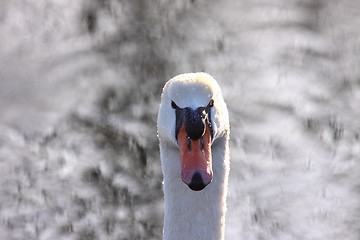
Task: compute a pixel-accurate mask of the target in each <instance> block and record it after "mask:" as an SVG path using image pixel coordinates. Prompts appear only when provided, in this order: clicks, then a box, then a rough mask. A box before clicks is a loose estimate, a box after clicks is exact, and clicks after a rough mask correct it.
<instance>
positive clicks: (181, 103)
mask: <svg viewBox="0 0 360 240" xmlns="http://www.w3.org/2000/svg"><path fill="white" fill-rule="evenodd" d="M228 128H229V122H228V113H227V108H226V104H225V102H224V100H223V97H222V94H221V90H220V87H219V85H218V84H217V82H216V80H215V79H214V78H213V77H211V76H210V75H209V74H206V73H187V74H181V75H178V76H176V77H174V78H172V79H170V80H169V81H168V82H167V83H166V84H165V87H164V89H163V94H162V97H161V103H160V110H159V115H158V136H159V140H160V143H162V142H163V143H167V146H170V147H174V148H176V149H178V152H179V158H180V161H179V162H178V163H175V164H178V165H179V166H180V176H181V179H182V181H183V182H184V183H185V184H187V185H188V186H189V188H190V189H191V190H194V191H200V190H203V189H204V188H205V187H206V186H207V185H208V184H209V183H211V181H212V178H213V166H212V149H213V145H214V143H215V142H216V139H218V138H220V137H222V136H225V135H226V132H227V130H228ZM167 160H168V159H162V161H167ZM163 165H164V163H163Z"/></svg>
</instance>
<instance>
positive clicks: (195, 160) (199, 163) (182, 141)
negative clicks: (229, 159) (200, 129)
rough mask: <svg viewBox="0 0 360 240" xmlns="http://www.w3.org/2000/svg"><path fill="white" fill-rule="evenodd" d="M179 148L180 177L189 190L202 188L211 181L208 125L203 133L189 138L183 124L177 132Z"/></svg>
mask: <svg viewBox="0 0 360 240" xmlns="http://www.w3.org/2000/svg"><path fill="white" fill-rule="evenodd" d="M177 139H178V144H179V148H180V162H181V179H182V181H183V182H184V183H186V184H187V185H188V186H189V188H190V189H191V190H194V191H200V190H203V189H204V188H205V187H206V185H208V184H209V183H210V182H211V181H212V176H213V173H212V157H211V133H210V129H209V127H208V126H206V127H205V133H204V135H203V136H202V137H201V138H200V139H197V140H192V139H190V138H189V137H188V136H187V134H186V132H185V127H184V125H182V126H181V129H180V131H179V134H178V138H177Z"/></svg>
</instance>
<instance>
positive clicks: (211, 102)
mask: <svg viewBox="0 0 360 240" xmlns="http://www.w3.org/2000/svg"><path fill="white" fill-rule="evenodd" d="M209 106H210V107H213V106H214V100H213V99H211V100H210V102H209Z"/></svg>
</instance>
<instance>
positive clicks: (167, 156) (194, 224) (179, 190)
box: [160, 136, 229, 240]
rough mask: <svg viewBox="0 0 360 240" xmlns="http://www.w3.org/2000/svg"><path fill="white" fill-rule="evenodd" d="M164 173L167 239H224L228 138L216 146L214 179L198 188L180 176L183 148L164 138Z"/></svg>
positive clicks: (162, 157) (165, 231)
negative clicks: (180, 153)
mask: <svg viewBox="0 0 360 240" xmlns="http://www.w3.org/2000/svg"><path fill="white" fill-rule="evenodd" d="M160 155H161V159H162V168H163V174H164V195H165V217H164V233H163V239H164V240H170V239H171V240H186V239H197V240H202V239H204V240H205V239H206V240H220V239H224V227H225V212H226V195H227V182H228V174H229V154H228V138H227V136H226V137H224V138H219V139H217V140H216V141H215V142H214V144H213V147H212V159H213V181H212V182H211V183H210V184H209V185H208V186H207V187H206V188H205V189H204V190H202V191H199V192H195V191H192V190H190V189H189V187H188V186H187V185H186V184H185V183H183V182H182V180H181V177H180V159H179V150H178V149H177V148H176V147H174V146H172V145H170V144H166V143H161V142H160Z"/></svg>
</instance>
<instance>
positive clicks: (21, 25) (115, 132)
mask: <svg viewBox="0 0 360 240" xmlns="http://www.w3.org/2000/svg"><path fill="white" fill-rule="evenodd" d="M359 11H360V2H359V1H353V0H343V1H338V0H328V1H326V0H290V1H289V0H272V1H266V0H223V1H215V0H207V1H205V0H153V1H147V0H73V1H71V0H50V1H49V0H1V8H0V34H1V40H0V239H9V240H13V239H14V240H20V239H27V240H32V239H41V240H47V239H59V240H61V239H66V240H70V239H74V240H85V239H86V240H87V239H89V240H95V239H114V240H115V239H116V240H118V239H130V240H132V239H161V237H162V225H163V193H162V175H161V167H160V159H159V148H158V140H157V136H156V134H157V133H156V117H157V111H158V108H159V102H160V94H161V92H162V87H163V85H164V83H165V82H166V81H167V80H168V79H170V78H171V77H173V76H175V75H177V74H180V73H184V72H198V71H205V72H208V73H210V74H211V75H212V76H214V78H215V79H217V80H218V82H219V84H220V86H221V88H222V91H223V94H224V97H225V100H226V102H227V104H228V107H229V112H230V121H231V173H230V181H229V195H228V214H227V220H226V239H248V240H251V239H254V240H255V239H256V240H257V239H258V240H260V239H267V240H269V239H274V240H275V239H276V240H279V239H301V240H303V239H326V240H330V239H334V240H339V239H346V240H352V239H356V240H358V239H359V238H360V178H359V172H360V164H359V163H360V135H359V134H360V57H359V56H360V28H359V26H360V14H359Z"/></svg>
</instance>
